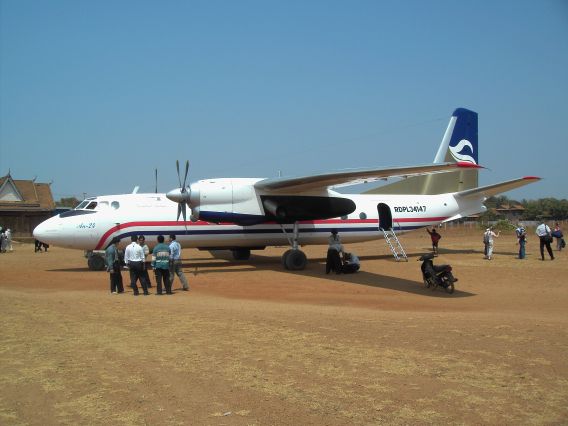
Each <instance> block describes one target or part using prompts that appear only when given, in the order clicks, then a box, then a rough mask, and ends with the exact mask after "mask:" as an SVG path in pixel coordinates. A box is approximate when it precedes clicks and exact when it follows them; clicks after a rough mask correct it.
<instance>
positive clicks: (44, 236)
mask: <svg viewBox="0 0 568 426" xmlns="http://www.w3.org/2000/svg"><path fill="white" fill-rule="evenodd" d="M54 219H55V218H50V219H47V220H44V221H43V222H42V223H40V224H39V225H38V226H36V227H35V228H34V231H33V235H34V238H35V239H36V240H39V241H41V242H42V243H47V244H55V243H56V241H55V240H56V238H57V232H58V230H59V226H58V225H57V222H56V221H55V220H54Z"/></svg>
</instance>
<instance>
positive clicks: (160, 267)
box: [152, 235, 173, 295]
mask: <svg viewBox="0 0 568 426" xmlns="http://www.w3.org/2000/svg"><path fill="white" fill-rule="evenodd" d="M152 267H153V268H154V272H155V273H156V287H157V292H156V295H162V294H163V293H162V282H163V283H164V288H165V290H166V294H173V293H172V285H171V284H170V248H169V247H168V245H167V244H165V243H164V236H163V235H158V244H157V245H156V247H154V250H152Z"/></svg>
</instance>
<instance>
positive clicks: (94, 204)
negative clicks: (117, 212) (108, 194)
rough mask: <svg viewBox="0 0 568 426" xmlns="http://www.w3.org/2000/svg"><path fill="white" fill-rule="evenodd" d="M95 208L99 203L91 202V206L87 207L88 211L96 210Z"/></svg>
mask: <svg viewBox="0 0 568 426" xmlns="http://www.w3.org/2000/svg"><path fill="white" fill-rule="evenodd" d="M95 207H97V202H96V201H91V202H90V203H89V205H88V206H87V207H86V209H87V210H95Z"/></svg>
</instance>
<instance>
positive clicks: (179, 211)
mask: <svg viewBox="0 0 568 426" xmlns="http://www.w3.org/2000/svg"><path fill="white" fill-rule="evenodd" d="M182 205H184V206H185V204H182V203H179V204H178V214H177V218H176V221H178V220H179V215H180V214H181V209H182V207H181V206H182Z"/></svg>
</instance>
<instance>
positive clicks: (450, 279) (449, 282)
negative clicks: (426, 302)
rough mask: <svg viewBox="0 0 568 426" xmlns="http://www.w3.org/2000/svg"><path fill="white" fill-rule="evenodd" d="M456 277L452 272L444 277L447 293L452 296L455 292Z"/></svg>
mask: <svg viewBox="0 0 568 426" xmlns="http://www.w3.org/2000/svg"><path fill="white" fill-rule="evenodd" d="M454 281H455V279H454V276H453V275H452V273H451V272H448V273H447V274H446V276H445V277H444V283H445V284H446V287H445V289H446V292H447V293H449V294H452V293H453V292H454Z"/></svg>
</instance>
